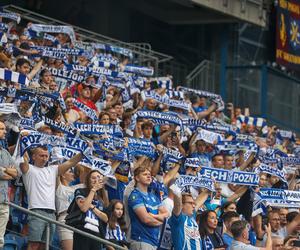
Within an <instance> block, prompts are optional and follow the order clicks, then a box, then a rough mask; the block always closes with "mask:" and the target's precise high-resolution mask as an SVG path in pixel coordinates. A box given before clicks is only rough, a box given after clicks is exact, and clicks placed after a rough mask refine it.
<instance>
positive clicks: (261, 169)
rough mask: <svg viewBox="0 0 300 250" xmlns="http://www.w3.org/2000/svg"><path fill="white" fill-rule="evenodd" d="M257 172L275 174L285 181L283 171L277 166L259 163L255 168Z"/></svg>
mask: <svg viewBox="0 0 300 250" xmlns="http://www.w3.org/2000/svg"><path fill="white" fill-rule="evenodd" d="M255 172H256V173H257V174H259V173H267V174H270V175H273V176H277V177H278V178H279V179H280V180H282V181H283V182H285V183H286V182H287V181H286V178H285V171H284V170H279V169H278V168H275V167H271V166H268V165H266V164H263V163H261V164H260V165H259V167H258V168H257V169H256V170H255Z"/></svg>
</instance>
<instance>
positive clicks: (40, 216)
mask: <svg viewBox="0 0 300 250" xmlns="http://www.w3.org/2000/svg"><path fill="white" fill-rule="evenodd" d="M6 204H7V205H9V206H10V207H13V208H15V209H18V210H20V211H22V212H24V213H26V214H30V215H32V216H35V217H37V218H39V219H41V220H43V221H46V222H48V224H47V229H46V246H45V249H46V250H49V246H50V224H55V225H57V226H60V227H63V228H66V229H69V230H71V231H73V232H75V233H78V234H80V235H82V236H85V237H88V238H89V239H92V240H96V241H98V242H100V243H102V244H104V245H109V246H112V247H114V248H115V249H120V250H127V248H124V247H121V246H118V245H116V244H114V243H112V242H110V241H108V240H105V239H102V238H100V237H97V236H95V235H92V234H89V233H87V232H84V231H82V230H79V229H77V228H74V227H71V226H68V225H66V224H64V223H61V222H59V221H56V220H52V219H49V218H47V217H45V216H43V215H40V214H38V213H35V212H32V211H30V210H28V209H26V208H23V207H20V206H18V205H16V204H14V203H11V202H9V203H6Z"/></svg>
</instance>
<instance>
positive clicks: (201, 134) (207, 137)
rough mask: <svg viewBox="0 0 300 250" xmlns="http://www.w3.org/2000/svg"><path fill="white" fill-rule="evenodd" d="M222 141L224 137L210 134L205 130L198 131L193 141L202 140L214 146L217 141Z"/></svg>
mask: <svg viewBox="0 0 300 250" xmlns="http://www.w3.org/2000/svg"><path fill="white" fill-rule="evenodd" d="M223 139H224V137H223V136H222V135H221V134H218V133H215V132H211V131H208V130H205V129H198V130H197V136H196V139H195V141H198V140H203V141H205V142H207V143H210V144H215V143H217V142H219V141H222V140H223Z"/></svg>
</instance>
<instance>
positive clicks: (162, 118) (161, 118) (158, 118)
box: [130, 110, 182, 130]
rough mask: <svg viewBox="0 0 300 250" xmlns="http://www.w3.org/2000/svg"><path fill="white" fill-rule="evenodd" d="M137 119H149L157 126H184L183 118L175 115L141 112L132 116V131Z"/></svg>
mask: <svg viewBox="0 0 300 250" xmlns="http://www.w3.org/2000/svg"><path fill="white" fill-rule="evenodd" d="M137 118H145V119H149V120H151V121H153V122H154V123H155V124H176V125H179V126H182V120H181V118H180V117H179V116H178V115H176V114H175V113H169V112H165V113H161V112H157V111H146V110H139V111H137V112H136V113H135V114H134V115H133V116H132V119H131V124H130V127H131V129H132V130H133V129H134V127H135V125H136V119H137Z"/></svg>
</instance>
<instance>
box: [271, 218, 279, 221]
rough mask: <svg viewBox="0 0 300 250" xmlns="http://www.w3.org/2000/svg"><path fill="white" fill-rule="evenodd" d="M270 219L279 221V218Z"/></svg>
mask: <svg viewBox="0 0 300 250" xmlns="http://www.w3.org/2000/svg"><path fill="white" fill-rule="evenodd" d="M271 221H280V218H273V219H271Z"/></svg>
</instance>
